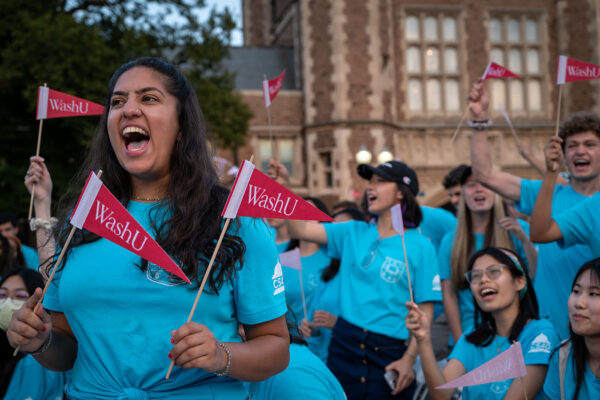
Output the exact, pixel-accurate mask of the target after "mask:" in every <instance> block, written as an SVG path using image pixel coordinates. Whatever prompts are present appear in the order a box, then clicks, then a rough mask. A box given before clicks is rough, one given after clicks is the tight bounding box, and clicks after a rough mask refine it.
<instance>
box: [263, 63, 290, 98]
mask: <svg viewBox="0 0 600 400" xmlns="http://www.w3.org/2000/svg"><path fill="white" fill-rule="evenodd" d="M284 76H285V69H284V70H283V71H282V72H281V74H279V76H278V77H277V78H275V79H269V80H266V79H265V80H264V81H263V93H264V95H265V107H269V106H270V105H271V102H272V101H273V100H274V99H275V97H276V96H277V93H279V89H281V85H283V77H284Z"/></svg>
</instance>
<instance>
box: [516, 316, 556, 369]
mask: <svg viewBox="0 0 600 400" xmlns="http://www.w3.org/2000/svg"><path fill="white" fill-rule="evenodd" d="M531 323H535V327H534V328H533V329H532V330H531V332H528V334H527V336H526V337H524V338H522V339H521V340H522V342H521V349H522V350H523V359H524V360H525V365H548V360H549V358H550V355H551V354H552V350H554V349H555V348H556V347H557V346H558V344H559V343H560V341H559V339H558V335H557V334H556V331H555V330H554V327H553V326H552V324H551V323H550V321H548V320H545V319H541V320H538V321H531V322H530V324H531Z"/></svg>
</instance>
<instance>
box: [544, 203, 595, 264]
mask: <svg viewBox="0 0 600 400" xmlns="http://www.w3.org/2000/svg"><path fill="white" fill-rule="evenodd" d="M599 208H600V194H598V193H597V194H595V195H594V196H592V197H590V198H589V199H587V200H585V201H583V202H581V203H580V204H578V205H576V206H575V207H573V208H570V209H569V210H567V211H565V212H562V213H560V214H558V215H556V216H555V217H554V220H555V221H556V224H557V225H558V227H559V228H560V231H561V233H562V236H563V240H562V242H559V244H560V245H563V244H564V247H569V246H572V245H574V244H587V245H589V246H590V247H591V248H592V251H593V252H594V255H595V256H596V257H597V256H598V254H599V253H600V245H599V242H598V241H595V238H596V235H597V232H598V229H597V228H598V215H597V213H598V211H597V210H598V209H599Z"/></svg>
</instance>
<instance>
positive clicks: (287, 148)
mask: <svg viewBox="0 0 600 400" xmlns="http://www.w3.org/2000/svg"><path fill="white" fill-rule="evenodd" d="M273 151H274V152H275V154H274V155H273V154H272V153H271V140H270V139H269V138H259V139H258V154H259V157H260V160H259V161H260V169H261V171H263V172H265V173H266V172H267V171H268V169H269V160H270V159H271V157H275V158H276V159H277V160H278V161H279V162H280V163H282V164H283V165H284V166H285V167H286V168H287V170H288V171H289V173H290V176H293V174H294V139H293V138H276V137H274V138H273Z"/></svg>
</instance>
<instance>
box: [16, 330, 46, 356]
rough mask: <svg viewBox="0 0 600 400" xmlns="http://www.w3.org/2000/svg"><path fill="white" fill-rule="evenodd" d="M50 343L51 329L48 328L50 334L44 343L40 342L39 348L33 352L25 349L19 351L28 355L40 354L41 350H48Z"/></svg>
mask: <svg viewBox="0 0 600 400" xmlns="http://www.w3.org/2000/svg"><path fill="white" fill-rule="evenodd" d="M51 343H52V329H51V330H50V334H49V335H48V339H46V342H45V343H44V344H42V346H41V347H40V348H39V349H37V350H36V351H34V352H33V353H29V352H27V351H22V350H21V353H24V354H29V355H30V356H37V355H38V354H42V353H43V352H45V351H46V350H48V348H49V347H50V344H51Z"/></svg>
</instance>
